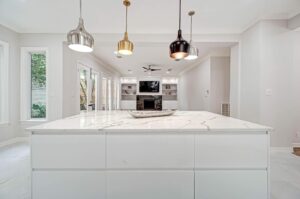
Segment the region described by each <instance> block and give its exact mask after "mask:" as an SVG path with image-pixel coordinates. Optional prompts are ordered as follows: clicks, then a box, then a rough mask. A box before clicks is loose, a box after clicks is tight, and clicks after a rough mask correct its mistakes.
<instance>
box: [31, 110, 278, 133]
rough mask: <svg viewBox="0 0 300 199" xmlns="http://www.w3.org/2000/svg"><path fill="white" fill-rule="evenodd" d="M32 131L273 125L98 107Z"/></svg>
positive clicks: (252, 128)
mask: <svg viewBox="0 0 300 199" xmlns="http://www.w3.org/2000/svg"><path fill="white" fill-rule="evenodd" d="M27 130H29V131H31V132H38V133H43V132H58V131H59V132H102V131H104V132H141V131H143V132H210V131H218V132H237V131H251V132H266V131H270V130H272V129H271V128H270V127H267V126H262V125H259V124H255V123H251V122H247V121H242V120H238V119H234V118H231V117H225V116H222V115H218V114H214V113H210V112H205V111H177V112H175V114H174V115H172V116H165V117H152V118H139V119H136V118H133V117H132V116H131V115H130V114H129V113H128V112H127V111H95V112H86V113H81V114H79V115H75V116H71V117H68V118H65V119H61V120H56V121H52V122H48V123H44V124H41V125H38V126H34V127H31V128H28V129H27Z"/></svg>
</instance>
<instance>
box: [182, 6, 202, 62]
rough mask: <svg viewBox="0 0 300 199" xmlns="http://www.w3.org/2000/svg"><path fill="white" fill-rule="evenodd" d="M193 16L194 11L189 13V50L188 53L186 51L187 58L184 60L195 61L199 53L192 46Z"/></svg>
mask: <svg viewBox="0 0 300 199" xmlns="http://www.w3.org/2000/svg"><path fill="white" fill-rule="evenodd" d="M194 14H195V11H190V12H189V16H190V17H191V26H190V28H191V29H190V48H189V51H188V56H187V57H185V58H184V59H186V60H194V59H197V58H198V53H199V50H198V48H197V47H195V46H194V45H193V41H192V40H193V15H194Z"/></svg>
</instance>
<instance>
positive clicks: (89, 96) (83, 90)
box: [79, 67, 99, 111]
mask: <svg viewBox="0 0 300 199" xmlns="http://www.w3.org/2000/svg"><path fill="white" fill-rule="evenodd" d="M98 77H99V74H98V73H97V72H94V71H92V69H90V68H87V67H80V68H79V79H80V81H79V92H80V94H79V95H80V111H92V110H97V108H98V107H97V104H98V103H97V101H98Z"/></svg>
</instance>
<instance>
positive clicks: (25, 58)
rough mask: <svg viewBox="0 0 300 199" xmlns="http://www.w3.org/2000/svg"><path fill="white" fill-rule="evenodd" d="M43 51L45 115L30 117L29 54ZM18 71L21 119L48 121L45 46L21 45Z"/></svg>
mask: <svg viewBox="0 0 300 199" xmlns="http://www.w3.org/2000/svg"><path fill="white" fill-rule="evenodd" d="M32 53H43V54H45V56H46V102H45V103H46V117H45V118H32V117H31V109H32V107H31V106H32V101H31V95H32V94H31V54H32ZM20 71H21V73H20V76H21V77H20V90H21V93H20V100H21V101H20V114H21V121H41V122H44V121H48V119H49V106H48V105H49V103H48V101H49V99H48V96H49V95H48V92H49V51H48V48H47V47H21V70H20Z"/></svg>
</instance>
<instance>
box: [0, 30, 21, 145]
mask: <svg viewBox="0 0 300 199" xmlns="http://www.w3.org/2000/svg"><path fill="white" fill-rule="evenodd" d="M0 40H1V41H4V42H6V43H8V44H9V63H8V64H9V65H8V66H9V68H8V70H9V71H8V73H9V77H8V81H9V84H8V91H9V93H8V95H9V108H8V110H9V121H8V122H9V123H8V124H2V125H1V124H0V142H2V141H6V140H9V139H11V138H14V137H16V136H17V134H18V132H19V116H20V112H19V106H20V105H19V104H20V103H19V97H20V92H19V91H20V89H19V88H20V86H19V85H20V84H19V78H20V59H19V54H20V51H19V40H18V34H17V33H16V32H14V31H12V30H10V29H8V28H5V27H3V26H1V25H0ZM0 111H1V110H0Z"/></svg>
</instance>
